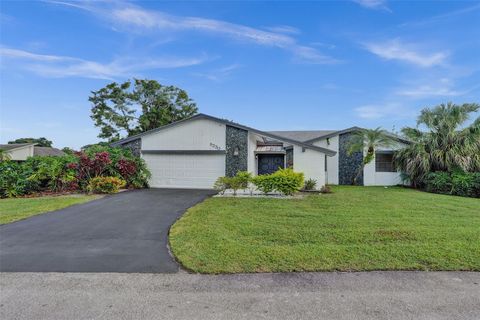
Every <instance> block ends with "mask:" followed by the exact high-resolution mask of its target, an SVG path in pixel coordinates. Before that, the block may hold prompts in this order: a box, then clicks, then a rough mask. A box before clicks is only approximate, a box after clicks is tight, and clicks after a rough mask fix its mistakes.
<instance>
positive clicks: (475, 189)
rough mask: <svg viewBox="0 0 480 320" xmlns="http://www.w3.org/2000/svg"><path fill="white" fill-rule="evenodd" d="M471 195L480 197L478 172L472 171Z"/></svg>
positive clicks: (479, 175) (479, 173) (479, 176)
mask: <svg viewBox="0 0 480 320" xmlns="http://www.w3.org/2000/svg"><path fill="white" fill-rule="evenodd" d="M472 189H473V191H472V196H473V197H475V198H480V172H475V173H472Z"/></svg>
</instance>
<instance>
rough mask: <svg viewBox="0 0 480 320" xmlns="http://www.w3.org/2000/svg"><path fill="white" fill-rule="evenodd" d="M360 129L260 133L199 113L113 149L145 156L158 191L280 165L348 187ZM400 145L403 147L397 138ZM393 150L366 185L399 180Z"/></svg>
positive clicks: (371, 168) (370, 169) (371, 170)
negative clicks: (352, 146)
mask: <svg viewBox="0 0 480 320" xmlns="http://www.w3.org/2000/svg"><path fill="white" fill-rule="evenodd" d="M358 129H359V128H350V129H347V130H341V131H271V132H267V131H261V130H258V129H254V128H250V127H247V126H244V125H241V124H238V123H235V122H232V121H228V120H224V119H220V118H216V117H212V116H209V115H206V114H197V115H195V116H192V117H190V118H188V119H184V120H181V121H178V122H175V123H172V124H169V125H165V126H162V127H159V128H156V129H153V130H150V131H147V132H144V133H141V134H138V135H135V136H131V137H128V138H126V139H122V140H119V141H117V142H114V143H113V144H112V146H121V147H125V148H129V149H131V150H132V151H133V153H134V154H136V155H138V156H141V157H142V158H143V159H144V160H145V162H146V164H147V166H148V168H149V169H150V172H151V173H152V177H151V179H150V186H151V187H157V188H167V187H168V188H212V187H213V184H214V182H215V180H216V179H217V178H218V177H220V176H232V175H235V174H236V173H237V172H238V171H249V172H251V173H252V174H254V175H259V174H269V173H272V172H275V171H276V170H277V169H278V168H279V167H281V168H284V167H291V168H293V170H295V171H298V172H303V173H304V174H305V178H306V179H315V180H316V181H317V187H318V188H319V187H321V186H323V185H325V184H327V183H328V184H350V183H351V181H352V174H353V173H354V172H355V170H356V169H357V168H358V165H359V163H360V161H361V160H362V159H363V155H362V154H361V153H358V154H353V155H351V156H349V155H348V154H347V153H346V143H347V141H348V137H349V136H350V135H351V134H352V133H353V132H354V131H355V130H358ZM398 141H399V145H400V144H401V143H404V142H402V141H401V139H398ZM392 154H393V150H382V151H381V152H379V153H378V154H377V157H376V161H374V163H372V164H371V165H368V166H366V167H365V170H364V172H363V179H361V181H360V183H363V184H365V185H394V184H397V183H399V182H400V180H399V173H398V172H394V168H393V166H392V157H391V155H392Z"/></svg>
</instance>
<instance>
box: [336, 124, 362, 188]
mask: <svg viewBox="0 0 480 320" xmlns="http://www.w3.org/2000/svg"><path fill="white" fill-rule="evenodd" d="M351 137H352V133H344V134H341V135H340V136H339V142H338V184H340V185H350V184H352V180H353V178H354V177H355V174H356V172H357V170H358V167H359V166H360V165H361V164H362V161H363V153H362V152H360V151H358V152H355V153H353V154H352V155H351V156H349V155H348V153H347V149H348V143H349V141H350V139H351ZM357 184H358V185H363V172H362V173H361V174H360V176H359V177H358V179H357Z"/></svg>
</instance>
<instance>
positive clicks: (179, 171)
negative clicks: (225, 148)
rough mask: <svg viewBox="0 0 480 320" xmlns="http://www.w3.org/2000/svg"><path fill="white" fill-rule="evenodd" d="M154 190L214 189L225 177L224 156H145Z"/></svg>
mask: <svg viewBox="0 0 480 320" xmlns="http://www.w3.org/2000/svg"><path fill="white" fill-rule="evenodd" d="M143 158H144V159H145V162H146V163H147V166H148V168H149V169H150V172H151V173H152V178H151V179H150V186H151V187H153V188H196V189H212V188H213V184H214V183H215V180H217V178H218V177H220V176H224V175H225V155H224V154H144V155H143Z"/></svg>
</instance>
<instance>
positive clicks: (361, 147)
mask: <svg viewBox="0 0 480 320" xmlns="http://www.w3.org/2000/svg"><path fill="white" fill-rule="evenodd" d="M393 142H394V139H393V137H392V135H390V134H389V133H388V132H387V131H386V130H384V129H382V128H381V127H378V128H376V129H360V130H358V131H355V133H354V134H353V137H352V138H351V139H350V142H349V143H348V146H347V153H348V155H350V156H351V155H352V154H353V153H355V152H362V153H363V152H364V151H366V154H365V156H364V157H363V160H362V163H361V164H360V166H359V167H358V169H357V173H356V174H355V176H354V177H353V180H352V184H356V183H357V180H358V178H359V177H360V175H361V173H362V171H363V168H364V167H365V166H366V165H367V164H369V163H370V162H372V160H373V159H374V158H375V152H376V150H377V149H378V148H380V147H384V148H385V147H389V146H391V145H392V144H393Z"/></svg>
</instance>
